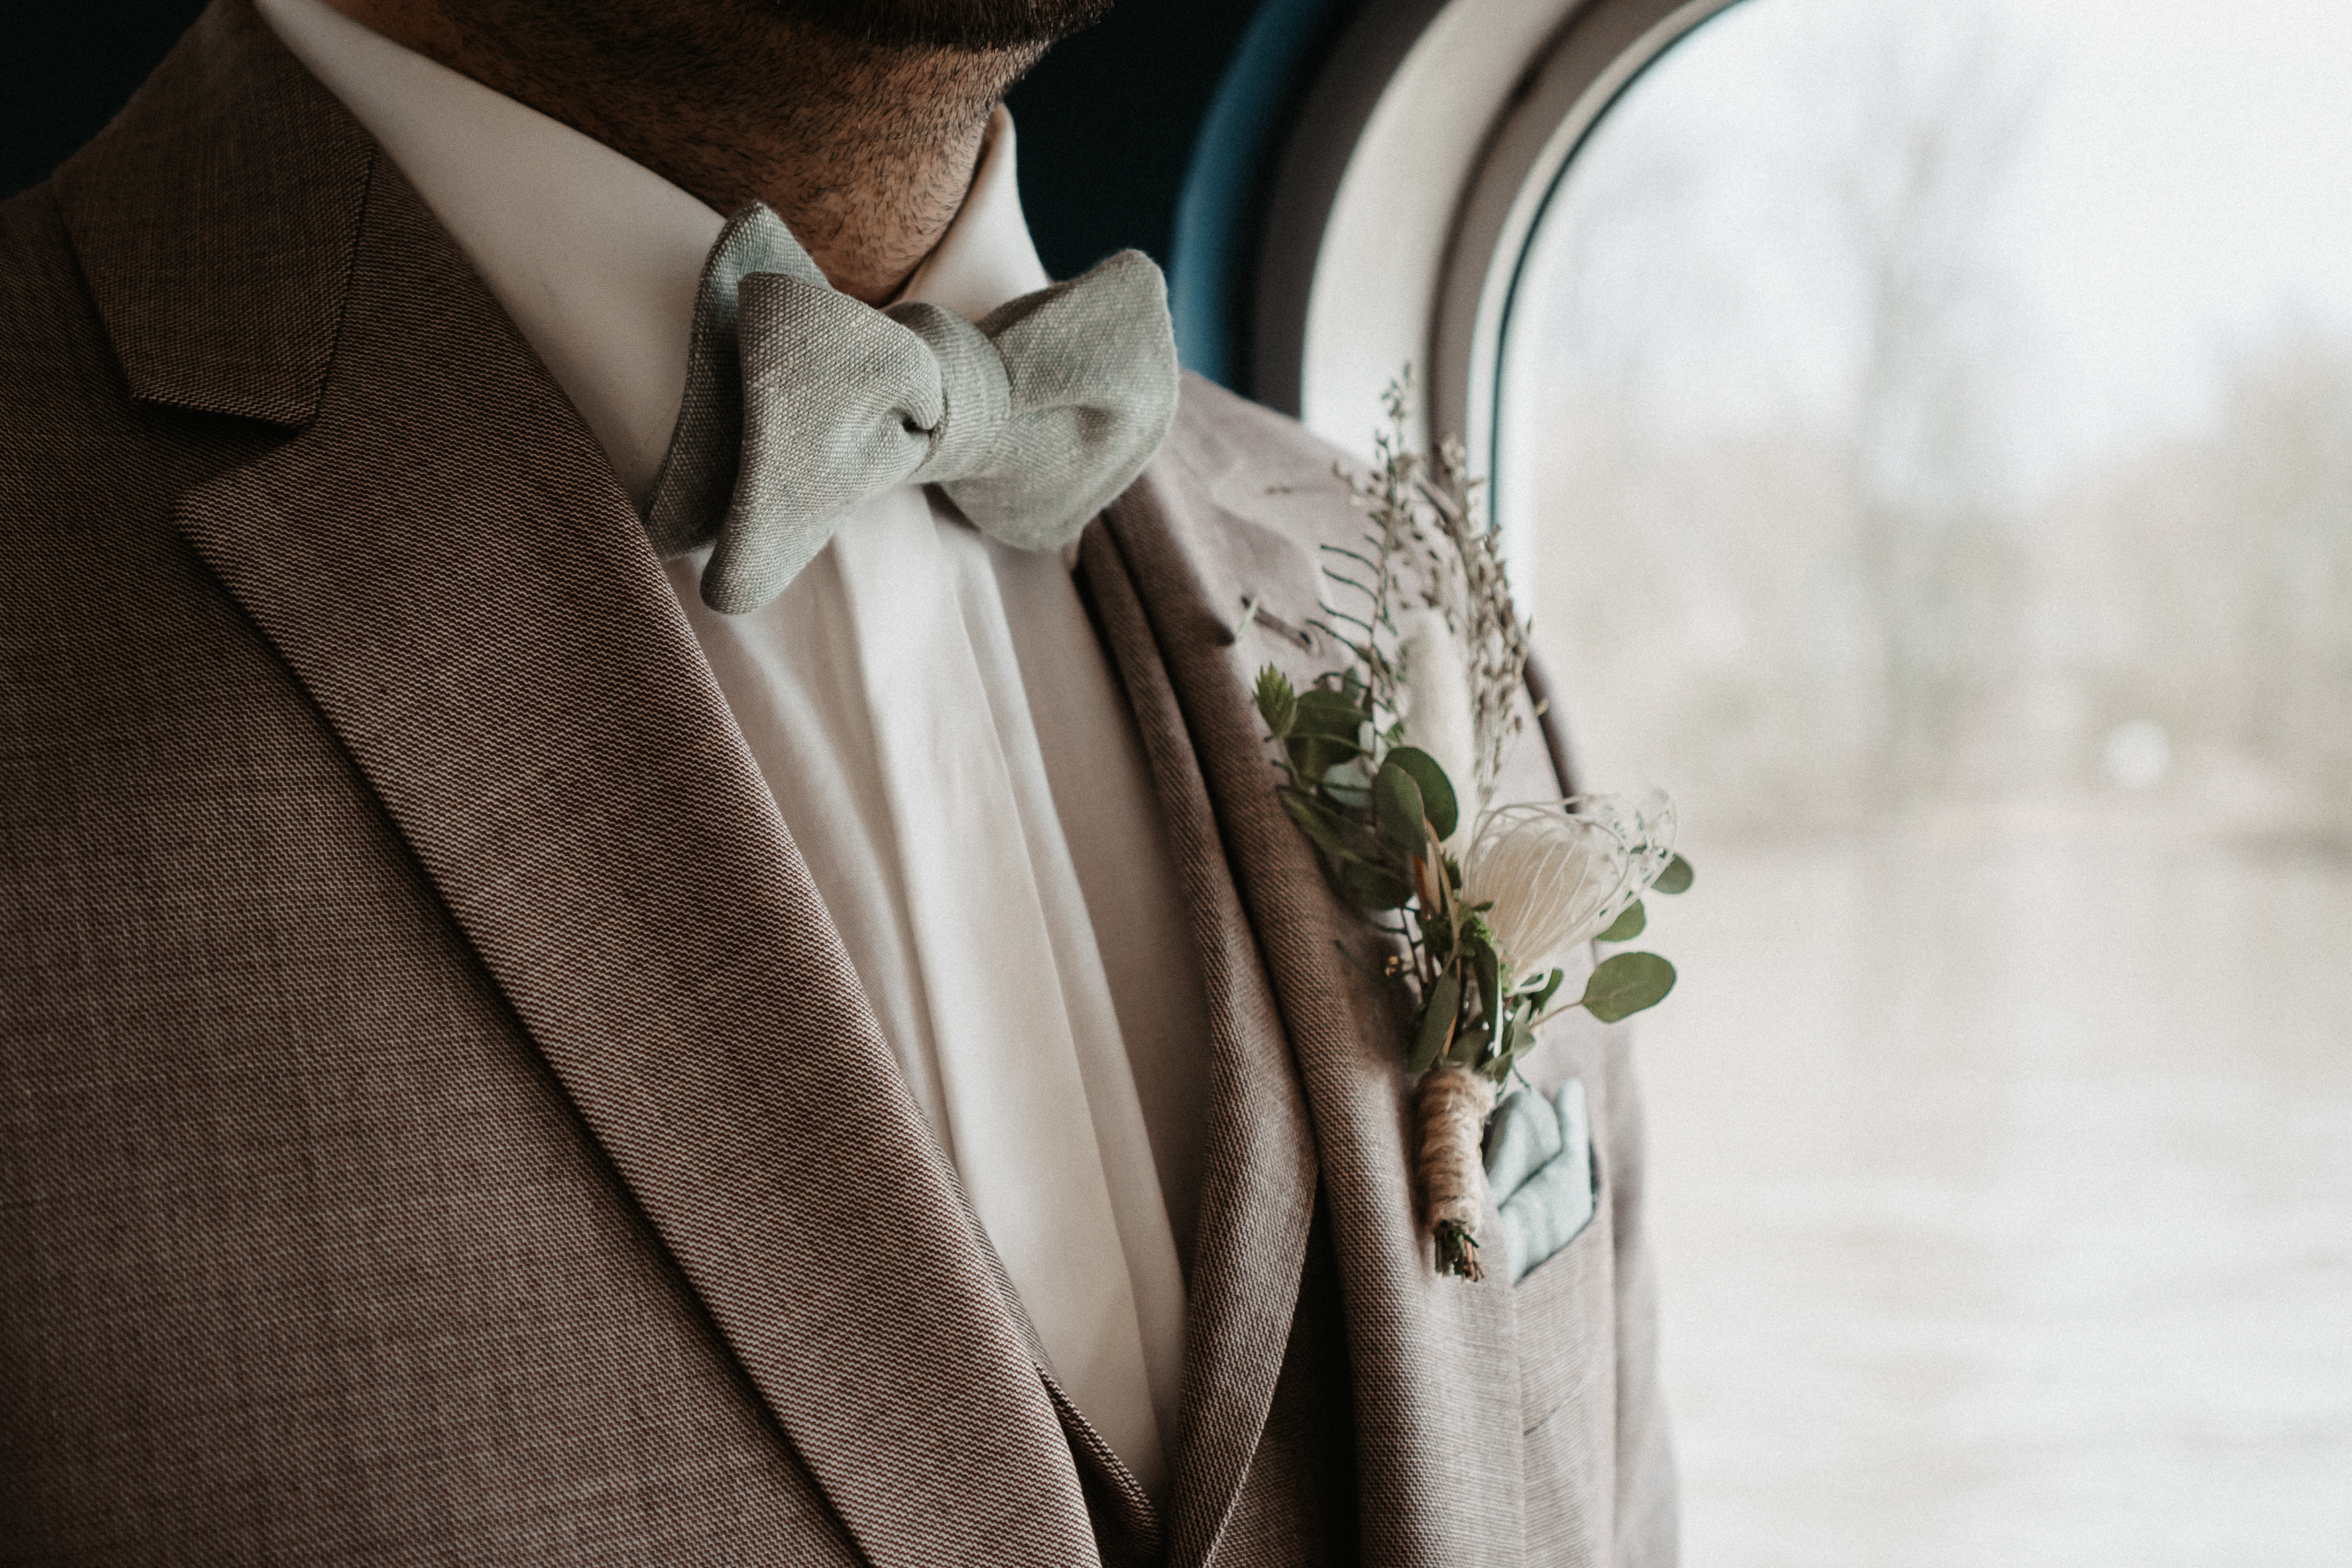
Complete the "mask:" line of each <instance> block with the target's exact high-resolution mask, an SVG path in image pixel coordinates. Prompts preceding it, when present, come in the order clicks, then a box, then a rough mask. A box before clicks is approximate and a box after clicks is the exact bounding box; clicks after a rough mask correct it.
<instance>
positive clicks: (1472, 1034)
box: [1445, 1023, 1495, 1067]
mask: <svg viewBox="0 0 2352 1568" xmlns="http://www.w3.org/2000/svg"><path fill="white" fill-rule="evenodd" d="M1494 1033H1495V1031H1494V1030H1491V1029H1489V1028H1487V1027H1486V1025H1485V1024H1484V1023H1475V1024H1472V1025H1471V1026H1470V1027H1469V1028H1468V1029H1465V1030H1456V1031H1455V1032H1454V1049H1453V1050H1452V1051H1447V1052H1446V1053H1445V1060H1446V1061H1451V1062H1453V1063H1454V1064H1455V1065H1456V1066H1458V1067H1475V1066H1477V1065H1478V1060H1479V1058H1481V1057H1483V1056H1485V1055H1486V1042H1487V1040H1491V1039H1493V1038H1494Z"/></svg>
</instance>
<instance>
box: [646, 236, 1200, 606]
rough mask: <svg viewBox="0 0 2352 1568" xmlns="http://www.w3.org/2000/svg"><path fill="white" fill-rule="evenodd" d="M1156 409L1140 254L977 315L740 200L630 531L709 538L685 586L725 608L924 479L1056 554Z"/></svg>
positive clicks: (982, 519) (1160, 322)
mask: <svg viewBox="0 0 2352 1568" xmlns="http://www.w3.org/2000/svg"><path fill="white" fill-rule="evenodd" d="M1175 412H1176V347H1175V338H1174V334H1173V331H1172V329H1171V326H1170V323H1169V319H1168V303H1167V287H1166V284H1165V282H1164V280H1163V279H1162V278H1161V277H1160V269H1159V267H1156V266H1154V265H1153V264H1152V262H1151V260H1150V258H1149V257H1148V256H1143V255H1142V254H1141V253H1139V252H1137V251H1122V252H1121V253H1119V254H1118V255H1117V256H1112V257H1110V258H1109V259H1108V260H1107V261H1105V262H1103V263H1101V264H1100V265H1098V266H1097V267H1095V268H1094V269H1093V270H1091V271H1089V272H1087V274H1086V275H1085V276H1084V277H1078V278H1075V279H1073V280H1071V281H1070V282H1067V283H1057V284H1055V285H1053V286H1051V287H1046V288H1041V289H1039V290H1037V291H1036V292H1035V293H1034V294H1025V295H1023V296H1022V297H1021V298H1018V299H1014V300H1012V301H1010V302H1008V303H1007V304H1005V305H1003V306H1002V307H1000V308H998V309H996V310H994V311H992V312H991V313H990V314H989V315H988V316H986V317H984V318H982V319H981V320H980V321H979V322H978V323H977V324H975V323H972V322H970V321H966V320H965V319H963V318H962V317H961V316H959V315H957V314H956V313H955V312H953V311H951V310H943V309H941V308H939V307H938V306H936V305H928V304H919V303H918V304H906V305H894V306H891V307H890V308H888V309H887V310H877V309H875V308H872V307H870V306H867V305H866V304H864V303H862V302H860V301H858V300H856V299H853V298H850V297H849V296H847V295H845V294H843V293H841V292H840V291H838V290H837V289H835V288H834V287H833V286H832V285H831V284H829V283H827V282H826V281H825V277H824V273H823V272H822V271H821V270H820V269H819V268H818V267H817V266H816V264H815V263H814V261H812V260H810V259H809V256H808V253H807V252H806V251H804V250H803V249H802V248H801V246H800V244H799V242H797V241H796V240H794V239H793V236H792V233H791V231H790V230H788V229H787V228H785V226H784V225H783V222H782V220H781V219H779V218H778V217H777V216H776V215H775V214H774V213H772V212H771V211H769V210H768V208H767V207H765V206H763V205H761V204H752V205H751V206H749V207H746V208H744V209H743V210H742V211H741V212H740V213H738V214H735V216H734V217H733V218H731V219H730V220H729V222H728V224H727V226H726V228H725V230H723V231H722V232H721V233H720V235H719V243H718V244H717V245H716V246H713V247H712V249H711V253H710V258H709V261H708V262H707V263H705V265H704V267H703V274H702V282H701V286H700V287H699V289H698V292H697V294H696V298H695V308H694V336H693V340H692V342H691V344H690V346H689V348H688V361H687V386H686V396H685V400H684V402H683V403H682V404H681V406H680V408H679V411H678V419H677V428H676V429H675V430H674V431H673V432H672V433H671V436H670V444H669V450H668V452H667V455H665V456H664V457H663V459H662V466H661V471H660V473H659V474H658V475H657V476H656V477H655V480H654V488H653V494H652V497H651V498H650V499H649V500H648V501H647V503H646V514H645V517H646V533H647V534H648V535H649V536H650V537H651V538H652V539H653V542H654V545H655V547H656V549H659V550H660V551H661V552H662V553H663V554H664V555H678V554H682V553H684V552H686V551H688V550H691V549H698V548H699V547H701V546H703V545H706V544H708V545H710V546H711V547H712V549H711V557H710V560H709V564H708V565H707V566H706V567H705V568H704V569H703V576H702V596H703V599H704V601H706V602H708V603H709V605H710V606H711V608H713V609H715V610H719V611H721V612H726V613H729V614H740V613H742V612H746V611H750V610H756V609H758V608H759V607H761V605H764V604H766V603H767V602H768V601H771V600H772V599H773V598H775V596H776V595H777V594H779V593H781V592H782V591H783V590H784V588H785V586H786V585H787V584H789V583H790V582H791V581H792V580H793V578H794V577H796V576H798V575H799V574H800V571H801V569H802V568H803V567H804V566H806V565H807V564H808V563H809V562H810V561H811V560H813V559H815V557H816V555H817V552H818V551H820V550H822V549H824V546H825V544H826V542H827V541H828V540H830V539H831V538H832V537H833V531H834V529H835V528H837V527H838V526H839V525H840V522H841V520H842V518H843V517H845V516H846V515H847V514H848V513H849V512H850V511H851V510H852V509H853V508H854V507H856V506H857V505H858V504H859V503H860V502H862V501H864V500H865V499H866V497H869V496H872V495H874V494H876V493H877V492H878V491H882V490H886V489H888V488H890V487H891V486H896V485H902V484H908V483H914V484H936V485H938V486H940V488H941V489H942V490H944V491H945V492H946V493H947V496H948V498H949V499H950V500H951V501H953V502H954V503H955V504H956V506H957V507H958V508H959V509H960V510H961V512H962V513H963V515H964V516H965V517H967V518H969V519H970V520H971V523H972V525H973V526H974V527H976V528H979V529H981V531H982V532H983V533H986V534H988V535H990V536H991V537H992V538H998V539H1002V540H1003V541H1004V542H1005V543H1007V544H1011V545H1014V546H1017V547H1019V548H1021V549H1058V548H1059V547H1061V546H1062V545H1064V544H1066V543H1068V542H1069V541H1070V540H1071V539H1073V538H1076V537H1077V534H1078V532H1079V530H1080V529H1082V528H1085V527H1086V525H1087V521H1088V520H1089V519H1090V518H1092V517H1094V515H1095V514H1096V513H1097V512H1099V511H1100V510H1101V509H1102V508H1103V507H1105V506H1108V504H1109V503H1110V501H1111V500H1112V499H1113V498H1114V497H1117V496H1118V493H1119V492H1120V491H1121V490H1124V489H1125V488H1126V487H1127V486H1129V484H1130V483H1132V482H1133V480H1134V478H1135V476H1136V475H1137V474H1139V472H1141V471H1142V468H1143V465H1144V464H1145V463H1146V462H1148V461H1150V456H1151V454H1152V453H1153V452H1154V451H1155V450H1157V449H1158V447H1159V444H1160V439H1161V437H1163V436H1164V435H1165V434H1167V431H1168V426H1169V424H1170V423H1171V421H1172V420H1173V419H1174V417H1175Z"/></svg>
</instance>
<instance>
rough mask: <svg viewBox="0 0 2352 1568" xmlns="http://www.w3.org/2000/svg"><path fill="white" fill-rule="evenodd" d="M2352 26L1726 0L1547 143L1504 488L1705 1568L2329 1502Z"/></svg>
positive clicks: (2338, 1117)
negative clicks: (1638, 1185) (1591, 875)
mask: <svg viewBox="0 0 2352 1568" xmlns="http://www.w3.org/2000/svg"><path fill="white" fill-rule="evenodd" d="M2347 60H2352V7H2345V6H2342V5H2339V4H2337V3H2336V0H2271V3H2270V4H2267V5H2263V6H2260V7H2252V8H2250V7H2247V6H2244V5H2231V4H2228V3H2226V0H2179V3H2177V4H2172V5H2162V6H2154V7H2151V6H2148V5H2145V4H2144V3H2143V0H2069V3H2068V4H2067V5H2063V6H2055V5H2048V4H2047V3H2046V0H2015V3H2013V4H2012V3H1987V4H1982V5H1959V4H1922V3H1921V0H1747V3H1746V4H1743V5H1738V6H1736V7H1734V8H1733V9H1732V10H1730V11H1728V12H1727V13H1726V14H1725V15H1724V16H1722V17H1721V18H1719V19H1717V21H1715V22H1713V23H1710V24H1708V25H1707V26H1705V27H1703V28H1701V29H1700V30H1699V31H1697V32H1696V34H1694V35H1693V36H1692V37H1690V38H1689V39H1687V40H1685V42H1684V43H1683V44H1682V45H1681V46H1679V47H1676V48H1675V49H1674V50H1673V51H1672V52H1670V53H1669V54H1668V55H1667V56H1666V57H1664V59H1663V60H1662V61H1661V62H1659V63H1658V64H1657V65H1656V66H1655V67H1654V68H1652V69H1651V70H1650V71H1649V72H1647V73H1646V74H1645V75H1644V76H1643V78H1640V79H1639V80H1638V81H1637V82H1636V83H1635V84H1634V86H1633V88H1632V89H1630V90H1629V91H1628V92H1627V93H1626V95H1625V96H1624V97H1623V98H1622V99H1621V100H1620V102H1619V103H1618V105H1617V106H1616V107H1615V108H1614V109H1613V110H1612V111H1611V112H1610V113H1609V114H1608V116H1607V117H1606V118H1605V119H1604V120H1602V121H1601V125H1600V126H1599V128H1598V129H1597V130H1596V131H1595V132H1594V134H1593V135H1592V137H1591V139H1590V140H1589V141H1588V142H1587V144H1586V146H1585V147H1584V149H1583V150H1582V151H1581V152H1580V154H1579V155H1578V157H1577V159H1576V160H1575V162H1573V163H1571V165H1570V171H1569V172H1568V174H1567V176H1566V178H1565V180H1564V181H1563V183H1562V184H1561V187H1560V189H1559V192H1558V193H1557V194H1556V195H1555V197H1554V199H1553V201H1552V204H1551V206H1550V208H1549V212H1548V214H1547V215H1546V217H1545V219H1544V221H1543V223H1542V225H1540V227H1539V228H1538V232H1537V235H1536V238H1535V240H1534V242H1533V244H1532V247H1531V249H1530V251H1529V252H1528V257H1527V266H1526V267H1525V270H1524V271H1523V273H1522V275H1521V282H1520V285H1519V287H1518V290H1517V295H1516V296H1515V304H1514V307H1513V311H1512V314H1511V317H1510V325H1509V328H1508V331H1507V338H1506V341H1505V349H1504V357H1503V371H1502V380H1501V382H1500V389H1499V392H1500V395H1499V399H1498V405H1497V406H1498V415H1497V418H1498V425H1497V433H1498V434H1497V445H1496V463H1495V466H1496V497H1497V502H1498V505H1499V507H1500V508H1501V511H1500V515H1501V517H1502V518H1503V521H1504V523H1505V526H1506V528H1507V529H1510V530H1513V531H1514V532H1515V533H1516V535H1517V554H1518V556H1519V557H1520V558H1521V559H1523V560H1524V562H1525V581H1526V592H1527V596H1528V601H1529V608H1531V609H1532V611H1533V612H1534V614H1535V617H1536V641H1537V644H1538V649H1539V651H1540V653H1542V654H1543V655H1544V656H1545V658H1546V659H1547V660H1548V662H1549V666H1550V671H1551V674H1552V678H1553V685H1554V687H1555V688H1556V690H1557V691H1558V692H1559V694H1560V696H1559V700H1560V701H1561V702H1562V704H1563V706H1564V709H1565V712H1566V716H1567V719H1568V725H1569V730H1570V737H1571V741H1572V744H1573V745H1574V747H1575V749H1576V751H1577V753H1578V756H1579V761H1580V767H1581V769H1582V772H1583V775H1584V778H1585V779H1586V781H1587V782H1588V784H1589V785H1590V786H1591V787H1593V788H1600V789H1618V788H1628V787H1632V786H1634V785H1637V784H1639V783H1643V782H1652V781H1654V782H1657V783H1660V784H1664V785H1665V786H1666V787H1667V788H1669V789H1672V790H1673V791H1674V793H1675V796H1676V798H1677V800H1679V801H1680V803H1681V806H1682V821H1683V824H1684V843H1685V848H1686V849H1687V850H1688V852H1690V855H1691V858H1692V859H1693V861H1694V862H1696V866H1697V868H1698V882H1697V884H1696V887H1695V888H1694V890H1693V891H1692V892H1691V893H1690V894H1688V895H1687V896H1685V897H1684V898H1681V899H1676V900H1653V901H1652V905H1651V909H1652V922H1651V926H1650V931H1649V933H1648V934H1647V936H1645V937H1644V938H1643V946H1654V947H1655V948H1657V949H1658V950H1660V951H1663V952H1664V953H1665V954H1666V955H1667V956H1669V957H1671V958H1673V959H1674V960H1675V962H1676V963H1677V965H1678V966H1679V967H1680V968H1681V971H1682V975H1683V980H1682V985H1681V988H1680V989H1678V991H1677V992H1676V994H1675V996H1674V997H1672V998H1669V999H1668V1001H1667V1002H1666V1003H1665V1004H1664V1006H1662V1007H1661V1008H1659V1009H1657V1010H1656V1011H1655V1012H1654V1013H1651V1014H1646V1015H1644V1016H1643V1019H1641V1020H1639V1021H1638V1025H1637V1027H1638V1029H1639V1035H1638V1040H1639V1057H1640V1061H1641V1062H1642V1067H1643V1073H1644V1076H1645V1083H1646V1088H1647V1093H1648V1100H1649V1111H1650V1115H1651V1121H1652V1160H1653V1175H1652V1179H1651V1185H1650V1187H1649V1192H1650V1195H1651V1201H1652V1203H1653V1204H1654V1212H1653V1218H1652V1225H1653V1234H1654V1237H1655V1239H1656V1245H1657V1248H1658V1250H1659V1254H1660V1265H1661V1278H1662V1281H1663V1287H1662V1288H1663V1292H1664V1296H1663V1301H1664V1366H1665V1379H1666V1385H1667V1389H1668V1394H1669V1397H1670V1399H1671V1400H1672V1402H1673V1404H1674V1406H1675V1420H1676V1427H1677V1434H1678V1442H1679V1446H1680V1450H1681V1456H1682V1461H1683V1468H1684V1473H1685V1494H1686V1496H1685V1501H1686V1516H1687V1525H1686V1530H1687V1540H1688V1552H1687V1554H1688V1556H1689V1557H1690V1559H1691V1560H1692V1561H1694V1562H1699V1563H1710V1564H1715V1565H1717V1568H1740V1565H1743V1564H1756V1565H1763V1564H1774V1565H1779V1564H1791V1565H1794V1564H1803V1565H1805V1568H1826V1565H1832V1564H1841V1563H1856V1564H1861V1563H1869V1564H1874V1565H1875V1564H1884V1563H1902V1564H1905V1565H1906V1568H1935V1565H1939V1564H1955V1565H1957V1564H1980V1563H2002V1564H2005V1565H2017V1564H2038V1563H2050V1564H2060V1563H2064V1564H2079V1563H2094V1562H2099V1563H2123V1562H2128V1563H2136V1564H2156V1563H2162V1564H2173V1563H2179V1564H2189V1563H2200V1564H2202V1563H2221V1562H2231V1563H2264V1564H2268V1565H2272V1568H2285V1565H2300V1564H2312V1565H2317V1564H2320V1563H2340V1562H2342V1561H2343V1553H2344V1551H2345V1549H2346V1542H2352V1484H2347V1477H2352V199H2347V187H2346V179H2347V174H2346V172H2347V170H2352V95H2347V93H2346V91H2345V90H2344V89H2345V84H2346V76H2345V69H2346V62H2347Z"/></svg>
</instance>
